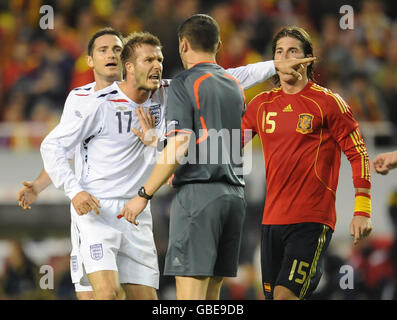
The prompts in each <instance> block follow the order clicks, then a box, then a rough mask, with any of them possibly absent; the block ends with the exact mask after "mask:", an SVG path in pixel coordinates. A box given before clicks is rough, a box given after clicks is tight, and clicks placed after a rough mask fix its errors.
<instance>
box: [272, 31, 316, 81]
mask: <svg viewBox="0 0 397 320" xmlns="http://www.w3.org/2000/svg"><path fill="white" fill-rule="evenodd" d="M284 37H290V38H295V39H297V40H299V41H300V42H301V44H302V49H303V54H304V55H305V57H308V56H313V42H312V39H311V37H310V35H309V34H308V33H307V32H306V31H305V30H304V29H303V28H299V27H296V26H286V27H282V28H281V30H280V31H278V32H277V33H276V34H275V36H274V37H273V40H272V53H273V59H274V55H275V53H276V46H277V41H278V40H280V39H281V38H284ZM313 67H314V62H312V63H311V64H310V65H309V66H308V67H307V77H308V78H309V79H311V80H313ZM273 81H274V82H275V83H276V85H280V78H279V76H278V75H277V74H276V75H275V76H273Z"/></svg>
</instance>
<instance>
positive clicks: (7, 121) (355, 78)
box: [0, 0, 397, 299]
mask: <svg viewBox="0 0 397 320" xmlns="http://www.w3.org/2000/svg"><path fill="white" fill-rule="evenodd" d="M42 5H51V6H52V7H53V9H54V13H55V17H54V29H48V30H42V29H40V27H39V20H40V18H41V16H42V15H41V14H40V11H39V10H40V7H41V6H42ZM342 5H351V6H352V8H353V9H354V29H353V30H343V29H342V28H340V25H339V20H340V19H341V18H342V16H343V14H340V13H339V10H340V7H341V6H342ZM199 12H200V13H209V14H210V15H212V16H213V17H214V18H215V19H216V20H217V21H218V22H219V24H220V26H221V37H222V42H223V47H222V49H221V50H220V52H219V54H218V63H219V64H220V65H222V66H223V67H225V68H227V67H235V66H240V65H244V64H248V63H253V62H257V61H261V60H270V59H271V54H270V47H269V44H270V40H271V37H272V35H273V34H274V32H275V31H276V30H277V29H278V28H279V27H280V26H281V25H298V26H301V27H304V28H305V29H306V30H307V31H309V33H310V34H311V35H312V37H313V40H314V47H315V48H314V50H315V55H316V56H317V57H318V61H317V63H316V67H315V79H316V81H317V82H318V83H319V84H320V85H323V86H326V87H329V88H331V89H332V90H334V91H335V92H337V93H339V94H340V95H341V96H342V97H344V98H345V100H347V102H348V103H349V104H350V106H351V107H352V109H353V112H354V114H355V117H356V119H357V120H358V121H359V123H360V127H361V130H362V133H363V135H364V137H365V140H366V143H367V147H368V152H369V155H370V158H371V159H372V158H373V157H374V156H375V155H376V154H378V153H380V152H386V151H391V150H396V149H397V139H396V129H397V127H396V126H397V2H396V1H393V0H389V1H386V0H384V1H373V0H363V1H358V0H356V1H354V0H350V1H349V0H343V1H339V0H338V1H326V0H302V1H293V0H231V1H212V0H151V1H147V0H145V1H144V0H52V1H50V0H15V1H14V0H13V1H6V0H0V42H1V47H0V161H1V162H0V164H1V165H0V171H1V175H0V299H74V293H73V287H72V286H71V282H70V276H69V250H70V241H69V224H70V214H69V203H68V200H67V198H66V197H65V196H64V195H63V193H62V192H61V191H59V190H56V189H55V188H54V187H52V186H51V187H50V188H48V189H47V190H46V191H44V192H43V193H42V194H41V195H40V197H39V199H38V200H37V202H36V203H35V204H34V205H33V208H32V210H31V211H29V212H27V213H26V212H24V211H23V210H22V209H21V208H19V207H18V206H17V202H16V193H17V191H18V190H19V188H20V187H21V182H22V181H23V180H34V179H35V178H36V177H37V176H38V174H39V173H40V171H41V169H42V162H41V157H40V153H39V145H40V142H41V140H42V139H43V137H44V136H45V135H46V133H47V132H49V130H51V128H53V127H54V126H55V125H56V123H57V121H58V120H59V117H60V114H61V112H62V108H63V102H64V100H65V97H66V95H67V93H68V91H69V90H70V89H71V88H73V87H75V86H78V85H82V84H85V83H88V82H91V81H93V76H92V72H91V70H89V69H88V67H87V65H86V63H85V54H86V51H85V50H86V45H87V43H88V40H89V38H90V37H91V35H92V34H93V33H94V32H95V31H96V30H97V29H98V28H101V27H104V26H112V27H113V28H115V29H117V30H120V31H122V33H123V34H124V35H127V34H128V33H129V32H132V31H138V30H146V31H150V32H152V33H154V34H156V35H157V36H159V38H160V40H161V41H162V43H163V54H164V56H165V62H164V73H163V77H164V78H171V77H172V76H174V75H175V74H177V73H178V72H179V71H181V70H182V69H181V64H180V61H179V56H178V46H177V41H178V40H177V37H176V28H177V25H178V24H179V23H180V22H181V21H182V20H183V19H185V18H186V17H188V16H190V15H191V14H194V13H199ZM271 87H272V83H271V82H269V81H267V82H265V83H264V84H261V85H258V86H256V87H254V88H252V89H250V90H248V91H247V92H246V95H247V99H248V100H250V99H252V97H253V96H254V95H256V94H257V93H258V92H260V91H262V90H264V89H269V88H271ZM342 158H343V159H342V167H341V174H340V183H339V188H338V193H337V211H338V222H337V225H336V231H335V233H334V237H333V240H332V243H331V246H330V248H329V252H328V255H327V257H326V265H325V276H324V277H323V279H322V281H321V283H320V286H319V288H318V290H317V291H316V293H315V294H314V296H313V298H317V299H393V298H396V297H397V292H396V290H395V288H396V283H397V281H396V267H395V266H396V261H397V253H396V250H395V249H393V248H395V246H394V239H395V235H396V234H395V230H396V220H397V180H396V177H397V171H394V172H391V173H390V174H389V175H387V176H379V175H373V179H372V182H373V192H372V197H373V224H374V230H373V234H372V236H371V238H370V239H369V240H368V241H365V242H363V243H361V244H360V245H359V246H356V247H354V248H353V247H352V240H351V237H350V236H349V224H350V221H351V217H352V212H353V197H354V194H353V185H352V182H351V168H350V165H349V164H348V162H347V160H346V157H345V156H344V155H343V156H342ZM252 161H253V168H254V170H253V173H251V174H250V175H248V176H247V188H246V192H247V197H248V204H249V205H248V211H247V220H246V225H245V232H244V241H243V247H242V253H241V261H240V269H239V275H238V277H237V278H236V279H227V280H226V282H225V285H224V287H223V289H222V295H221V297H222V298H223V299H262V289H261V283H260V273H259V260H258V259H259V252H258V246H259V237H260V222H261V215H262V209H263V204H264V196H265V192H266V190H265V177H264V172H263V158H262V155H261V150H260V146H259V144H258V141H254V143H253V157H252ZM171 196H172V191H171V190H170V189H169V188H168V187H164V188H162V189H161V193H160V194H159V196H157V197H156V198H155V199H154V200H153V203H152V209H153V210H152V211H153V220H154V234H155V238H156V244H157V248H158V252H159V261H160V268H161V270H162V265H163V259H164V254H165V250H166V246H167V240H168V227H167V226H168V218H169V216H168V214H169V203H170V198H171ZM43 265H50V266H51V267H53V270H54V281H55V283H54V289H53V290H43V289H41V288H40V286H39V283H40V279H41V277H42V276H43V275H44V274H41V273H40V272H39V268H40V267H41V266H43ZM343 265H349V266H351V267H352V268H353V269H354V289H345V290H343V289H342V288H341V287H340V283H339V281H340V279H341V277H343V275H344V274H343V273H340V272H339V271H340V267H341V266H343ZM342 280H343V279H342ZM174 290H175V288H174V281H173V279H172V278H171V277H164V276H162V277H161V283H160V290H159V297H160V298H161V299H174V298H175V291H174Z"/></svg>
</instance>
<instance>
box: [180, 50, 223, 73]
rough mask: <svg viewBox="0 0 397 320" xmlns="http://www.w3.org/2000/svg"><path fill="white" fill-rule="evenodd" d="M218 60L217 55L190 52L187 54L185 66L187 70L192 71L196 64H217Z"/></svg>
mask: <svg viewBox="0 0 397 320" xmlns="http://www.w3.org/2000/svg"><path fill="white" fill-rule="evenodd" d="M215 60H216V58H215V55H214V54H212V53H208V52H197V51H190V52H189V53H187V54H186V58H185V59H184V61H183V62H184V66H185V69H190V68H191V67H193V66H194V65H195V64H197V63H199V62H203V61H211V62H215Z"/></svg>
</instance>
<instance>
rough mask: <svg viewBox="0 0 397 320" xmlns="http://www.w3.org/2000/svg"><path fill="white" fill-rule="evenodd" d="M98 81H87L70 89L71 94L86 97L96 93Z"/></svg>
mask: <svg viewBox="0 0 397 320" xmlns="http://www.w3.org/2000/svg"><path fill="white" fill-rule="evenodd" d="M95 84H96V82H91V83H87V84H85V85H83V86H80V87H76V88H73V89H72V90H70V92H69V95H70V96H74V97H86V96H89V95H91V94H92V93H94V92H95V91H94V87H95Z"/></svg>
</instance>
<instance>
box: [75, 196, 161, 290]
mask: <svg viewBox="0 0 397 320" xmlns="http://www.w3.org/2000/svg"><path fill="white" fill-rule="evenodd" d="M99 201H100V204H101V208H100V209H99V210H100V215H97V214H96V213H95V212H94V211H91V212H89V213H88V214H85V215H81V216H80V215H78V214H77V213H76V211H75V209H74V207H73V205H72V204H71V217H72V219H71V240H72V252H71V254H70V270H71V275H72V281H73V283H74V284H75V289H76V291H91V290H92V287H90V283H89V281H88V277H87V274H90V273H92V272H96V271H102V270H114V271H117V272H118V274H119V279H120V283H121V284H126V283H130V284H140V285H145V286H149V287H153V288H155V289H158V286H159V276H160V272H159V267H158V260H157V250H156V246H155V243H154V238H153V231H152V215H151V213H150V207H149V206H148V207H146V209H145V210H144V211H143V212H142V213H141V214H140V215H139V217H138V220H139V225H138V226H136V225H134V224H132V223H130V222H128V221H127V220H125V219H124V218H121V219H117V216H118V215H119V214H120V213H121V210H122V209H123V207H124V205H125V203H126V202H127V201H128V200H124V199H122V200H121V199H116V200H114V199H111V200H110V199H99Z"/></svg>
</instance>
